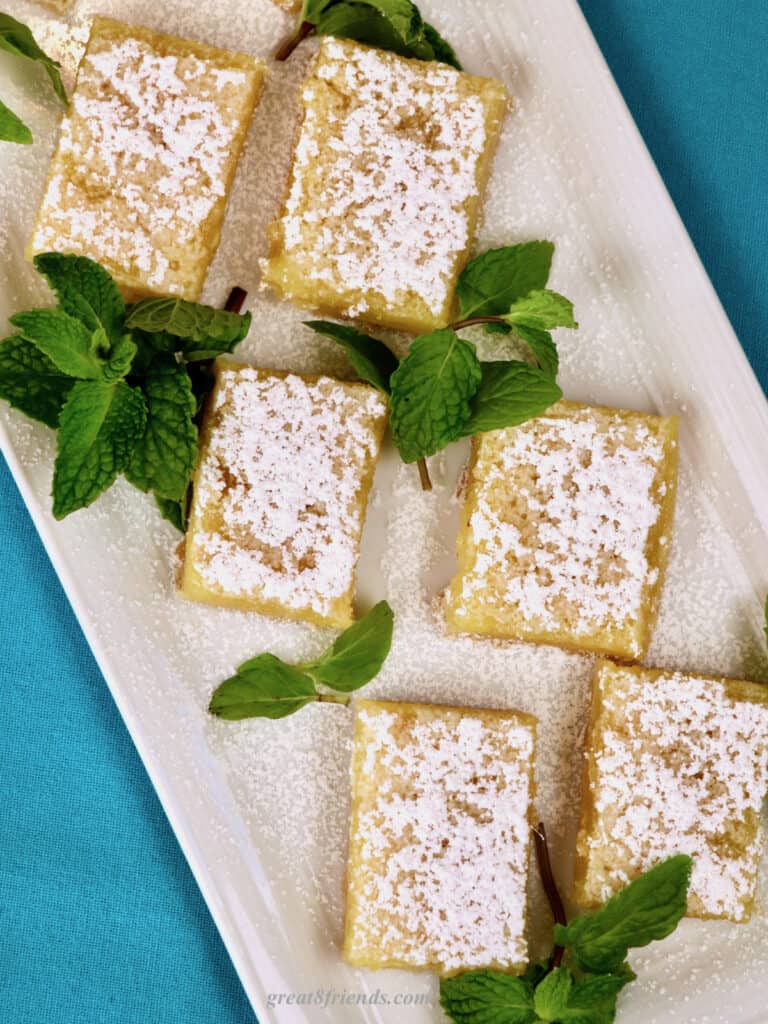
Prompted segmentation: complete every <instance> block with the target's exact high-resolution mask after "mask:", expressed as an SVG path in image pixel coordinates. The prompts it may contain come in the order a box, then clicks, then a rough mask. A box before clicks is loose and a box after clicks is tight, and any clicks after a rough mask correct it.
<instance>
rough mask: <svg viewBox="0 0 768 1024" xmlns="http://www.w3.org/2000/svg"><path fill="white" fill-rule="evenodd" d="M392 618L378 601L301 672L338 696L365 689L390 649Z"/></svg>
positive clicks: (388, 610)
mask: <svg viewBox="0 0 768 1024" xmlns="http://www.w3.org/2000/svg"><path fill="white" fill-rule="evenodd" d="M393 626H394V615H393V613H392V609H391V608H390V607H389V605H388V604H387V602H386V601H379V603H378V604H377V605H375V606H374V607H373V608H372V609H371V610H370V611H369V612H368V614H367V615H366V616H365V617H364V618H362V619H361V620H360V621H359V622H355V623H354V625H352V626H350V627H349V628H348V629H346V630H345V631H344V632H343V633H342V634H341V636H339V637H338V638H337V639H336V640H335V641H334V642H333V644H331V646H330V647H329V648H328V650H327V651H325V653H324V654H322V655H321V656H320V657H319V658H318V659H317V661H314V662H311V663H310V664H309V665H304V666H302V668H303V669H304V671H305V672H307V673H308V674H309V675H311V676H312V678H313V679H316V680H317V681H318V682H320V683H324V684H325V685H326V686H330V687H331V689H333V690H337V691H339V692H340V693H351V692H352V691H353V690H358V689H359V688H360V687H361V686H365V684H366V683H369V682H370V681H371V680H372V679H373V678H374V677H375V676H377V675H378V674H379V672H380V670H381V666H382V665H383V664H384V662H385V661H386V660H387V655H388V654H389V649H390V647H391V646H392V630H393Z"/></svg>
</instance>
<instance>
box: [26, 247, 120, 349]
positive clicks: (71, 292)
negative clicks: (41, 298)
mask: <svg viewBox="0 0 768 1024" xmlns="http://www.w3.org/2000/svg"><path fill="white" fill-rule="evenodd" d="M34 264H35V268H36V270H37V271H38V272H39V273H40V274H42V275H43V277H44V278H45V279H46V281H47V282H48V284H49V285H50V286H51V288H52V289H53V291H54V292H55V293H56V298H57V299H58V300H59V305H60V306H61V308H62V310H63V311H64V312H65V313H68V314H69V315H70V316H73V317H75V319H77V320H80V321H82V323H83V324H85V326H86V327H88V328H90V330H91V331H96V330H98V329H99V328H100V327H101V328H103V330H104V331H105V332H106V334H107V337H108V339H109V341H110V344H117V342H119V341H120V339H121V337H122V335H123V322H124V320H125V302H124V300H123V296H122V295H121V294H120V290H119V289H118V287H117V285H116V284H115V282H114V281H113V280H112V278H111V276H110V275H109V274H108V273H107V271H106V270H105V269H104V268H103V267H102V266H101V265H100V264H99V263H96V262H95V261H94V260H91V259H88V257H87V256H74V255H72V254H69V253H58V252H45V253H41V254H40V255H38V256H35V259H34Z"/></svg>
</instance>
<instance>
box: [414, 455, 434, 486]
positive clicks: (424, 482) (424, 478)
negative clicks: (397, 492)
mask: <svg viewBox="0 0 768 1024" xmlns="http://www.w3.org/2000/svg"><path fill="white" fill-rule="evenodd" d="M416 465H417V466H418V467H419V479H420V480H421V489H422V491H431V490H432V481H431V480H430V479H429V469H428V467H427V460H426V459H419V461H418V462H417V463H416Z"/></svg>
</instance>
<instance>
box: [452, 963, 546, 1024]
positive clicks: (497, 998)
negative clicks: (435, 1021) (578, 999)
mask: <svg viewBox="0 0 768 1024" xmlns="http://www.w3.org/2000/svg"><path fill="white" fill-rule="evenodd" d="M440 1005H441V1006H442V1008H443V1009H444V1010H445V1012H446V1014H447V1015H448V1016H449V1017H450V1019H451V1020H452V1021H455V1024H535V1021H536V1019H537V1017H536V1013H535V1011H534V1008H533V990H532V989H531V986H530V985H529V984H528V983H527V982H525V981H523V979H522V978H514V977H512V976H511V975H509V974H501V973H500V972H498V971H467V972H466V974H459V975H457V976H456V977H455V978H443V979H442V981H441V982H440Z"/></svg>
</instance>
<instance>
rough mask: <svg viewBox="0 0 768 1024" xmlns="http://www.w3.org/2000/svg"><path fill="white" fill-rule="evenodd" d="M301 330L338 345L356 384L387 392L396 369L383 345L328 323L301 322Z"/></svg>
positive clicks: (317, 321) (393, 361)
mask: <svg viewBox="0 0 768 1024" xmlns="http://www.w3.org/2000/svg"><path fill="white" fill-rule="evenodd" d="M304 326H305V327H309V328H311V329H312V330H313V331H315V333H316V334H322V335H325V337H327V338H332V339H333V341H336V342H338V344H339V345H341V346H342V348H343V349H344V350H345V351H346V353H347V356H348V358H349V361H350V363H351V364H352V369H353V370H354V371H355V373H356V374H357V375H358V377H359V378H360V380H364V381H366V382H367V383H368V384H373V386H374V387H375V388H379V390H380V391H386V392H387V393H389V392H390V390H391V388H390V378H391V377H392V374H393V373H394V372H395V370H396V369H397V367H398V359H397V356H396V355H395V354H394V352H392V351H391V350H390V349H388V348H387V346H386V345H385V344H384V342H383V341H379V340H378V339H377V338H372V337H371V336H370V334H362V333H361V332H360V331H357V330H355V328H354V327H348V326H346V325H344V324H334V323H331V321H329V320H305V321H304Z"/></svg>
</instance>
